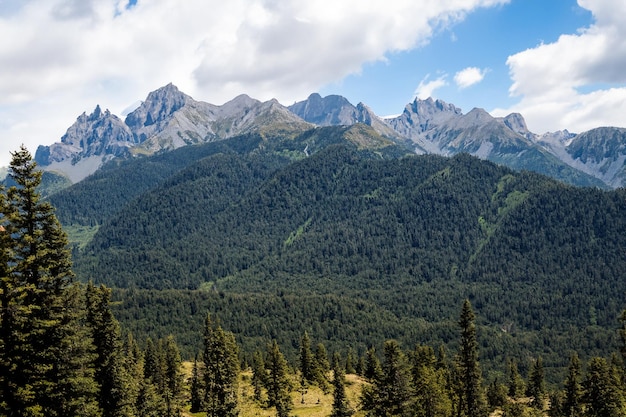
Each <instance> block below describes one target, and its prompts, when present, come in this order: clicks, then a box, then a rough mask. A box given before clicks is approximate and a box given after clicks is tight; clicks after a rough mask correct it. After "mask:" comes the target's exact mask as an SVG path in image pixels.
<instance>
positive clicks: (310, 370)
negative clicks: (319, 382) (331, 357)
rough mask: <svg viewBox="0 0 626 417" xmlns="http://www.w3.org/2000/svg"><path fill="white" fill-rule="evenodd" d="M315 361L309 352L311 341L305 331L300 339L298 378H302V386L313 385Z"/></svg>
mask: <svg viewBox="0 0 626 417" xmlns="http://www.w3.org/2000/svg"><path fill="white" fill-rule="evenodd" d="M315 368H316V366H315V360H314V358H313V352H311V339H309V334H308V333H307V332H306V331H305V332H304V334H303V335H302V338H301V339H300V376H301V377H302V385H303V386H305V385H307V384H309V383H311V384H312V383H315V381H316V379H317V375H316V373H317V370H316V369H315Z"/></svg>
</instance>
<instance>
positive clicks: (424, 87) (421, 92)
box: [415, 74, 448, 100]
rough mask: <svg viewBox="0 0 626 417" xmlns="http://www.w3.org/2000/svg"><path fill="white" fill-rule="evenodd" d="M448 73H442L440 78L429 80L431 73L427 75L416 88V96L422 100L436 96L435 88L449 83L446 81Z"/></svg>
mask: <svg viewBox="0 0 626 417" xmlns="http://www.w3.org/2000/svg"><path fill="white" fill-rule="evenodd" d="M447 77H448V76H447V75H445V74H444V75H441V76H440V77H439V78H437V79H434V80H432V81H428V79H429V78H430V74H428V75H426V76H425V77H424V78H423V79H422V80H421V81H420V83H419V85H418V86H417V88H416V89H415V97H417V98H418V99H420V100H426V99H427V98H429V97H433V96H434V92H435V90H437V89H439V88H441V87H445V86H447V85H448V82H447V81H446V78H447Z"/></svg>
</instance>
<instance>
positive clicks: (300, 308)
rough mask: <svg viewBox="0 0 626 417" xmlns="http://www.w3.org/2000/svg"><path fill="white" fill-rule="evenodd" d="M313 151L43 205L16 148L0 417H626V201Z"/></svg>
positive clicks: (183, 168)
mask: <svg viewBox="0 0 626 417" xmlns="http://www.w3.org/2000/svg"><path fill="white" fill-rule="evenodd" d="M344 130H345V129H344ZM327 133H328V134H327V135H325V136H323V137H321V136H314V135H313V134H309V135H308V136H307V135H304V136H303V137H300V138H290V139H289V140H285V142H281V145H280V146H278V145H276V144H273V143H271V142H268V141H267V138H262V137H258V136H254V135H250V136H246V137H245V138H240V140H239V141H232V142H229V141H224V143H220V144H219V145H216V144H213V145H210V146H206V147H198V148H197V149H195V150H194V151H193V152H191V151H189V150H188V149H187V150H184V151H182V152H181V153H176V152H172V153H171V155H159V156H157V157H154V158H149V159H143V160H139V161H136V162H134V163H127V164H126V163H122V165H121V166H110V167H109V168H108V169H105V170H103V171H102V172H101V173H99V174H97V175H95V176H93V177H91V178H90V179H88V180H85V181H84V182H82V183H79V184H77V185H76V186H74V187H70V188H68V189H66V190H64V191H61V192H57V193H55V194H53V195H52V196H51V197H49V198H48V199H47V200H46V199H43V198H42V196H41V194H40V193H39V191H38V190H39V188H40V185H41V181H42V173H41V172H40V171H38V170H37V168H36V164H35V163H34V162H33V161H32V158H31V156H30V154H29V153H28V152H27V151H26V150H25V149H24V148H22V149H20V150H18V151H16V152H15V153H14V154H13V161H12V163H11V167H10V181H8V183H7V185H6V187H4V188H3V190H2V193H1V194H0V208H1V217H0V220H1V223H0V226H1V228H0V239H1V242H2V252H1V254H2V257H3V262H2V265H1V266H0V267H1V268H2V273H1V274H0V275H1V276H0V279H1V287H0V302H1V308H2V310H1V311H0V325H1V327H0V415H6V416H79V415H80V416H90V415H93V416H178V415H181V413H183V414H184V415H188V413H194V415H198V416H202V415H211V416H214V415H215V416H217V415H220V416H222V415H229V416H234V415H239V414H241V415H267V414H266V413H270V414H272V415H273V414H275V415H278V416H288V415H293V414H295V415H305V414H308V415H332V416H350V415H353V414H356V415H371V416H392V415H393V416H396V415H398V416H467V417H469V416H472V417H475V416H487V415H489V413H491V412H493V411H497V412H499V413H502V414H501V415H504V416H535V415H550V416H572V415H585V416H623V415H625V414H626V365H625V363H626V311H625V310H624V294H625V293H626V288H625V286H626V283H625V282H624V280H623V271H626V265H625V262H626V260H625V256H624V247H626V241H625V240H626V217H625V214H626V194H625V193H624V190H617V191H611V192H607V191H599V190H595V189H583V188H574V187H570V186H565V185H563V184H560V183H557V182H555V181H552V180H549V179H547V178H544V177H541V176H538V175H535V174H530V173H518V172H513V171H511V170H509V169H506V168H503V167H499V166H496V165H494V164H492V163H487V162H484V161H479V160H477V159H475V158H472V157H469V156H466V155H460V156H457V157H454V158H443V157H435V156H406V157H400V156H401V155H400V153H401V152H400V151H398V150H396V149H395V148H394V147H393V146H387V145H385V146H382V145H381V146H382V147H381V148H377V149H376V150H375V151H372V149H365V150H363V149H359V147H358V146H356V145H354V144H350V143H348V144H346V143H344V142H342V137H343V136H342V135H343V134H344V133H345V131H342V130H341V129H334V130H332V129H330V130H328V132H327ZM316 134H319V132H318V133H316ZM322 142H323V146H322V145H320V143H322ZM303 144H311V146H310V147H309V148H308V149H309V150H310V152H311V155H310V156H309V155H305V154H303V153H302V151H301V149H304V147H303V146H302V145H303ZM316 144H317V145H318V146H317V148H316V147H315V146H314V145H316ZM313 151H315V152H313ZM170 158H173V160H174V161H176V160H177V161H179V163H178V165H175V164H171V163H170ZM165 167H167V168H165ZM151 170H154V171H155V172H157V171H158V172H160V175H161V176H160V177H159V176H157V175H150V172H152V171H151ZM107 172H109V174H106V173H107ZM140 172H143V173H144V174H143V175H144V176H143V177H142V176H135V175H139V173H140ZM107 175H111V176H110V177H109V176H107ZM129 177H130V178H133V179H134V181H126V182H124V181H123V178H129ZM116 181H117V183H116ZM131 183H132V184H131ZM104 189H109V190H111V191H117V194H116V193H115V192H113V193H112V195H111V198H110V200H109V203H110V204H107V201H106V197H104V200H103V197H102V194H100V193H99V192H97V191H98V190H104ZM55 207H56V209H57V211H56V213H58V216H59V219H61V222H59V220H57V217H56V214H55ZM88 207H91V208H92V211H90V210H89V209H88ZM104 207H107V208H106V209H104ZM62 224H63V225H64V226H62ZM65 225H67V228H68V229H70V230H72V228H73V227H74V228H75V227H78V226H82V227H87V228H94V229H95V230H94V234H93V238H92V239H91V238H90V239H89V241H86V242H79V241H76V240H75V241H74V243H73V244H72V245H70V242H69V240H68V237H67V235H66V233H65V231H64V229H65ZM72 258H73V259H74V265H72ZM75 272H76V275H75ZM309 392H314V393H316V395H319V397H320V398H322V399H323V400H320V399H318V403H319V404H315V405H313V404H310V401H311V400H306V401H305V396H306V395H308V393H309ZM300 398H302V399H301V402H300V403H299V401H298V399H300ZM307 401H308V402H309V404H310V409H307V410H308V411H307V412H305V411H304V409H303V408H302V407H304V405H305V404H307ZM322 404H326V408H323V407H322ZM318 405H319V407H318ZM312 410H317V411H316V412H317V413H318V414H315V413H314V412H313V411H312ZM311 413H313V414H311Z"/></svg>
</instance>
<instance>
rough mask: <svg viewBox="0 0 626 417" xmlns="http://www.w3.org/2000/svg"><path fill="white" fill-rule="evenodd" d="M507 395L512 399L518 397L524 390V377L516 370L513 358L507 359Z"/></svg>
mask: <svg viewBox="0 0 626 417" xmlns="http://www.w3.org/2000/svg"><path fill="white" fill-rule="evenodd" d="M508 374H509V384H508V385H509V387H508V388H509V390H508V391H509V397H511V398H513V399H514V400H516V399H518V398H519V397H520V396H521V395H522V394H523V393H524V391H525V389H524V379H523V378H522V377H521V375H520V374H519V371H518V370H517V362H515V361H514V360H511V361H509V371H508Z"/></svg>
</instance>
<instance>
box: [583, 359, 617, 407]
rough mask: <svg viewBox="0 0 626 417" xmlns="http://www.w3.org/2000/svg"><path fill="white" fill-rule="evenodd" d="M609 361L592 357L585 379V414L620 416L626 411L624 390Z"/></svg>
mask: <svg viewBox="0 0 626 417" xmlns="http://www.w3.org/2000/svg"><path fill="white" fill-rule="evenodd" d="M619 386H620V385H619V381H617V380H616V378H615V375H614V374H613V372H612V371H611V368H610V366H609V364H608V363H607V361H606V360H605V359H603V358H598V357H596V358H592V359H591V360H590V361H589V364H588V366H587V373H586V375H585V379H584V381H583V402H584V404H585V408H584V410H585V414H584V415H585V416H588V417H618V416H623V415H624V413H626V406H625V404H624V398H623V395H624V394H623V391H622V390H620V388H619Z"/></svg>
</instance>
